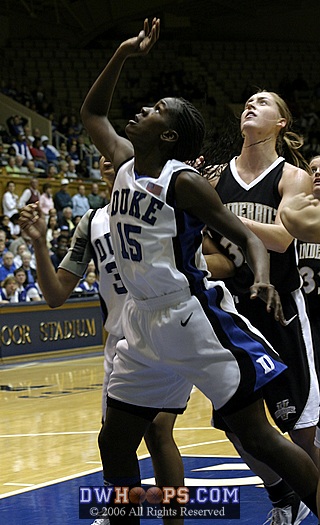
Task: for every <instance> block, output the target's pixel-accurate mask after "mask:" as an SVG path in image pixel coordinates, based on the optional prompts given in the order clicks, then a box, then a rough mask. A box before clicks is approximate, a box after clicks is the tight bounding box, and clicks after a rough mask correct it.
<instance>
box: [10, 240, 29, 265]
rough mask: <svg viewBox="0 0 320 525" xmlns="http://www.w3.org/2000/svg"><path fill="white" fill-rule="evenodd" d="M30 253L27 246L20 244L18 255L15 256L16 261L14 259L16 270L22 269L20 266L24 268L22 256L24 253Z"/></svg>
mask: <svg viewBox="0 0 320 525" xmlns="http://www.w3.org/2000/svg"><path fill="white" fill-rule="evenodd" d="M26 251H28V248H27V245H26V244H24V243H23V244H19V246H18V248H17V253H16V255H15V256H14V259H13V264H14V265H15V267H16V268H20V266H22V258H21V257H22V254H23V252H26Z"/></svg>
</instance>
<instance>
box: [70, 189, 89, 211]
mask: <svg viewBox="0 0 320 525" xmlns="http://www.w3.org/2000/svg"><path fill="white" fill-rule="evenodd" d="M72 204H73V205H72V216H73V217H75V216H76V215H80V217H82V216H83V215H84V214H85V213H86V212H87V211H88V210H89V208H90V205H89V201H88V199H87V197H86V187H85V185H84V184H79V186H78V193H76V194H75V195H73V197H72Z"/></svg>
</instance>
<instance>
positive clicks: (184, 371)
mask: <svg viewBox="0 0 320 525" xmlns="http://www.w3.org/2000/svg"><path fill="white" fill-rule="evenodd" d="M161 300H162V301H163V302H165V306H163V307H161ZM177 300H178V301H179V302H177ZM170 303H172V304H170ZM266 315H269V314H267V313H266ZM122 321H123V330H124V335H125V338H126V340H127V343H126V342H125V341H120V342H119V343H118V344H117V354H116V357H115V359H114V362H113V371H112V374H111V377H110V383H109V389H108V395H109V396H110V397H111V398H113V399H116V400H118V401H122V402H125V403H129V404H133V405H138V406H142V407H154V408H159V409H162V408H168V407H174V406H175V407H183V406H185V403H186V401H187V398H188V396H189V393H190V390H191V388H192V385H193V384H194V385H196V386H197V387H198V388H199V390H200V391H202V392H203V393H204V394H205V395H206V396H207V397H208V398H209V399H210V400H211V401H212V403H213V404H214V406H215V407H216V409H220V410H221V409H222V408H223V410H224V412H223V413H225V414H226V415H227V414H228V413H232V412H235V411H237V410H239V409H240V408H243V407H245V406H247V405H248V404H250V403H251V402H253V401H254V400H255V399H256V397H254V396H257V395H258V392H260V389H261V387H263V386H264V385H265V384H267V383H268V382H269V381H271V380H272V379H273V378H274V377H277V376H278V375H279V374H280V373H281V372H282V371H283V370H284V369H285V368H286V367H285V365H284V364H283V363H282V362H281V360H280V358H279V356H278V354H277V353H276V352H274V350H273V349H272V347H271V346H270V345H269V343H267V341H266V340H265V338H264V337H263V336H262V334H261V333H260V332H259V331H258V330H256V329H255V328H253V327H252V325H251V324H250V323H249V321H247V320H246V319H245V318H244V317H242V316H240V315H239V314H238V313H237V311H236V309H235V306H234V303H233V300H232V297H231V295H230V293H229V292H228V290H227V289H226V287H225V285H224V283H222V282H220V281H219V282H215V283H213V282H211V283H209V288H208V290H205V291H204V292H202V293H201V294H199V295H198V296H191V295H190V292H189V291H188V290H186V291H183V292H179V293H178V294H170V296H164V298H156V299H155V300H150V301H144V302H143V303H142V302H137V301H136V302H135V301H134V300H133V299H130V298H129V299H128V301H127V302H126V304H125V306H124V309H123V319H122ZM127 345H128V346H127ZM258 397H261V394H259V396H258Z"/></svg>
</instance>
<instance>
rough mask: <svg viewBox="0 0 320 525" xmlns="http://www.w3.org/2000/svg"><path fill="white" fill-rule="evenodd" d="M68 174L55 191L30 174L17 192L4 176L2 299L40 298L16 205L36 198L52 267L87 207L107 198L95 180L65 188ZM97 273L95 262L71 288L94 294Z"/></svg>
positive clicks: (28, 242)
mask: <svg viewBox="0 0 320 525" xmlns="http://www.w3.org/2000/svg"><path fill="white" fill-rule="evenodd" d="M68 185H69V180H68V179H67V178H63V179H61V184H60V189H59V190H58V191H56V192H55V193H53V191H52V186H51V184H50V182H45V183H44V184H43V186H42V191H40V190H39V189H38V187H39V179H38V178H37V177H32V178H31V179H30V185H29V187H28V188H26V189H25V190H24V191H23V192H22V193H21V195H18V194H17V193H16V185H15V182H14V181H13V180H10V179H9V180H8V182H7V185H6V191H5V192H4V194H3V196H2V210H3V214H2V215H1V216H0V303H1V304H3V303H19V302H26V301H40V300H42V292H41V289H40V288H39V285H38V282H37V268H36V260H35V257H34V250H33V246H32V243H31V240H30V238H29V237H28V235H26V233H25V232H24V231H23V230H21V229H20V226H19V221H18V219H19V210H20V209H21V208H23V207H24V206H26V205H28V204H31V203H35V202H39V207H40V209H41V212H42V213H43V214H44V216H45V217H46V219H47V233H46V238H47V248H48V251H49V254H50V258H51V262H52V264H53V266H54V268H55V269H57V268H58V266H59V264H60V262H61V260H62V259H63V257H64V255H65V254H66V252H67V250H68V248H69V246H70V242H71V239H72V236H73V234H74V231H75V228H76V226H77V224H78V222H79V220H80V219H81V217H82V216H83V215H84V213H85V212H86V211H87V210H89V209H96V208H100V207H102V206H104V205H105V204H107V202H108V195H107V194H106V193H105V192H101V191H100V189H99V185H98V183H97V182H92V184H91V190H90V192H86V186H85V185H84V184H82V183H81V182H80V183H79V185H78V191H77V193H75V194H74V195H72V196H71V194H70V193H69V192H68ZM98 290H99V286H98V276H97V275H96V273H95V270H94V265H93V266H92V267H91V268H90V269H89V270H88V272H87V273H86V275H85V276H84V278H83V280H81V282H80V283H79V285H78V286H77V287H76V288H75V290H74V295H75V296H83V295H85V296H88V295H90V296H91V295H96V294H97V293H98Z"/></svg>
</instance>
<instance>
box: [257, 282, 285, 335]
mask: <svg viewBox="0 0 320 525" xmlns="http://www.w3.org/2000/svg"><path fill="white" fill-rule="evenodd" d="M257 297H259V298H260V299H262V301H264V302H265V303H266V304H267V307H266V310H267V312H268V313H270V312H271V310H272V309H273V310H274V318H275V320H276V321H280V323H281V324H283V325H285V324H286V321H285V317H284V313H283V310H282V304H281V300H280V297H279V294H278V292H277V290H276V289H275V287H274V286H273V285H272V284H270V283H268V284H266V283H259V282H257V283H254V284H253V285H252V286H251V287H250V299H256V298H257Z"/></svg>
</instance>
